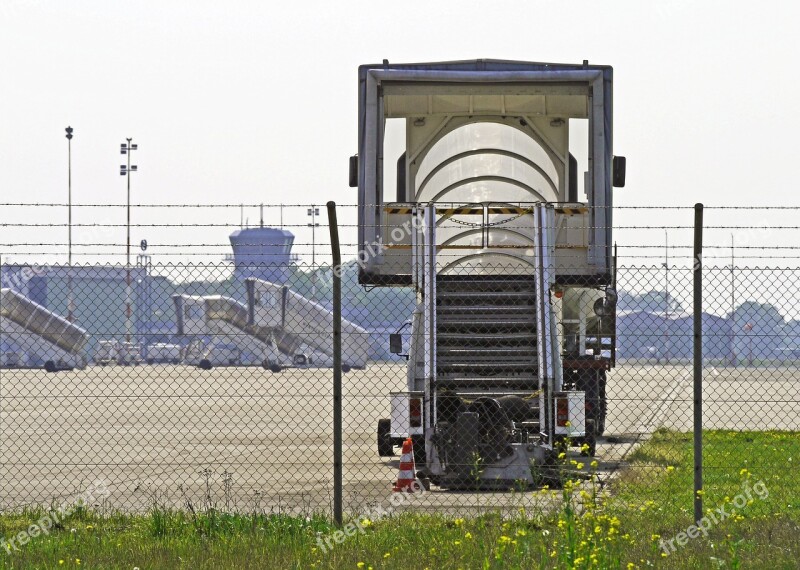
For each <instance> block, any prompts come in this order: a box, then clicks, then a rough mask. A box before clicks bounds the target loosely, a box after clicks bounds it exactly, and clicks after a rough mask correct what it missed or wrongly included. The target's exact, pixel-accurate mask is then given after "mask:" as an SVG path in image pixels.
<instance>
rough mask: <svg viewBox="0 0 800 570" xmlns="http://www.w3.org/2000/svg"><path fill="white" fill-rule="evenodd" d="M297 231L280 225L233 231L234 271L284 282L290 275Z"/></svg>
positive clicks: (241, 276)
mask: <svg viewBox="0 0 800 570" xmlns="http://www.w3.org/2000/svg"><path fill="white" fill-rule="evenodd" d="M293 243H294V234H293V233H292V232H290V231H287V230H281V229H278V228H268V227H263V226H261V227H258V228H242V229H241V230H236V231H235V232H233V233H232V234H231V246H232V247H233V257H232V258H231V257H229V258H228V259H229V260H230V261H232V262H233V264H234V268H235V269H234V275H235V276H236V278H237V279H239V280H244V279H247V278H248V277H255V278H256V279H262V280H264V281H271V282H272V283H284V282H286V280H287V279H288V277H289V266H290V265H291V262H292V244H293Z"/></svg>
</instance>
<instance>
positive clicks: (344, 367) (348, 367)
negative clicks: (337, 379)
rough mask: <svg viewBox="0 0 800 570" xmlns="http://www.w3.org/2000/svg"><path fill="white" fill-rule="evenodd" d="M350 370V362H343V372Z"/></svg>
mask: <svg viewBox="0 0 800 570" xmlns="http://www.w3.org/2000/svg"><path fill="white" fill-rule="evenodd" d="M350 370H351V368H350V365H349V364H342V373H343V374H347V373H348V372H350Z"/></svg>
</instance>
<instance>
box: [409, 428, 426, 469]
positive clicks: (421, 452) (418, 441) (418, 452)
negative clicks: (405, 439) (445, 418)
mask: <svg viewBox="0 0 800 570" xmlns="http://www.w3.org/2000/svg"><path fill="white" fill-rule="evenodd" d="M411 441H412V442H413V444H414V467H416V468H417V471H419V469H420V467H425V463H426V457H425V436H424V435H412V436H411Z"/></svg>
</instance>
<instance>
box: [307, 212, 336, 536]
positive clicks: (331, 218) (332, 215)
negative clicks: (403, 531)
mask: <svg viewBox="0 0 800 570" xmlns="http://www.w3.org/2000/svg"><path fill="white" fill-rule="evenodd" d="M327 206H328V226H329V228H330V232H331V254H332V256H333V266H332V268H331V269H332V272H333V521H334V522H335V523H336V524H337V525H340V526H341V524H342V467H343V466H342V255H341V251H340V250H339V227H338V225H337V222H336V202H333V201H330V202H328V204H327ZM312 270H313V268H312Z"/></svg>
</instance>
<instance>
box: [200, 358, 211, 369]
mask: <svg viewBox="0 0 800 570" xmlns="http://www.w3.org/2000/svg"><path fill="white" fill-rule="evenodd" d="M199 366H200V368H202V369H203V370H211V361H210V360H209V359H207V358H204V359H203V360H201V361H200V365H199Z"/></svg>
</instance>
